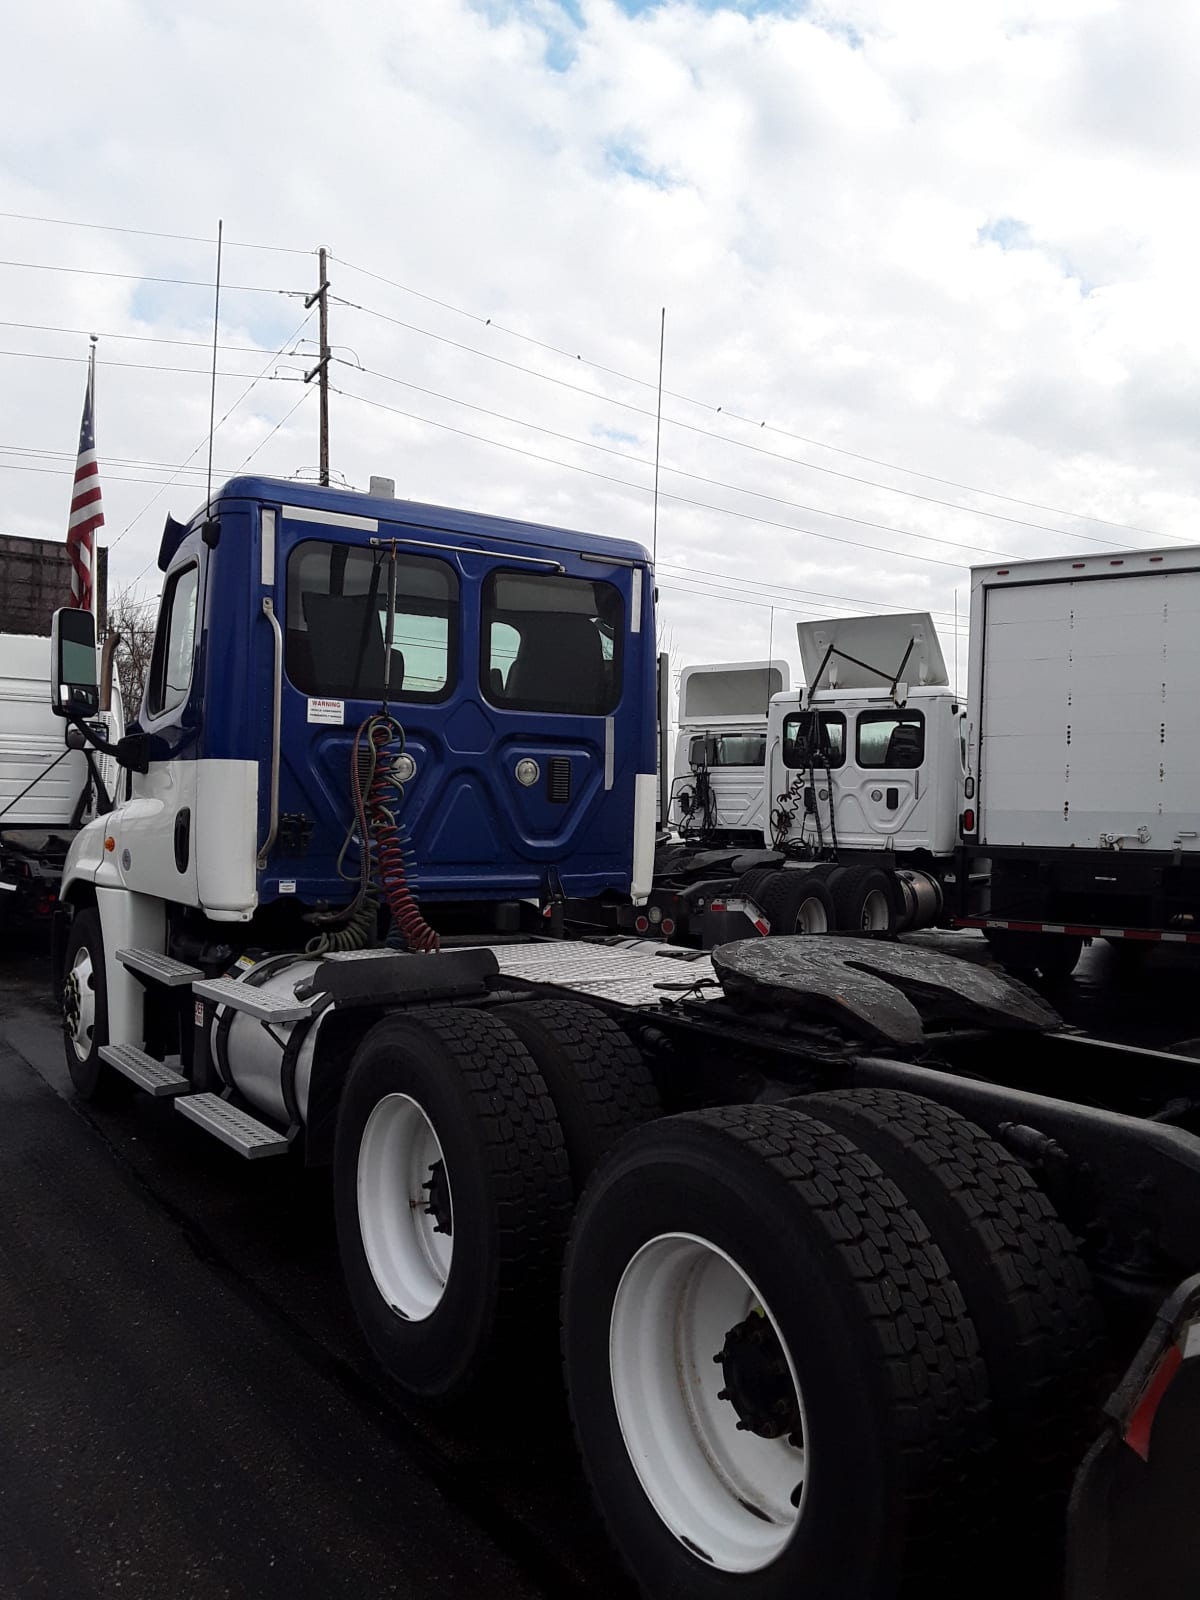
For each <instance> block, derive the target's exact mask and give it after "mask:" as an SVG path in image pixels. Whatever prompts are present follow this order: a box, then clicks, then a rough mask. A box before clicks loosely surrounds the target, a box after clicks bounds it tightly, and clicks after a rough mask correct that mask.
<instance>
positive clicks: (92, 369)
mask: <svg viewBox="0 0 1200 1600" xmlns="http://www.w3.org/2000/svg"><path fill="white" fill-rule="evenodd" d="M88 338H89V339H90V340H91V346H90V348H89V350H88V400H89V402H90V404H89V406H88V409H89V411H90V412H91V414H92V440H93V443H94V442H95V437H96V345H97V344H98V343H99V340H100V335H99V334H98V333H90V334H89V335H88ZM99 551H100V530H99V528H97V529H96V538H95V539H94V540H93V541H92V592H91V596H90V598H91V602H92V606H91V610H92V616H93V617H95V618H96V619H97V624H98V623H99V601H98V599H97V591H98V590H99V587H100V585H99V582H98V581H97V574H98V573H99V570H100V554H99Z"/></svg>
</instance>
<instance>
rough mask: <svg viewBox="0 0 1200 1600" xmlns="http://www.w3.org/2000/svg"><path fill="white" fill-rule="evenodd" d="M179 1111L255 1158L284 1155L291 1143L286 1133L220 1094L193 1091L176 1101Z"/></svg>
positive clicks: (189, 1119)
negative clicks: (240, 1108)
mask: <svg viewBox="0 0 1200 1600" xmlns="http://www.w3.org/2000/svg"><path fill="white" fill-rule="evenodd" d="M175 1109H176V1111H178V1112H180V1113H182V1115H183V1116H185V1117H186V1118H187V1119H188V1121H189V1122H194V1123H196V1125H197V1126H198V1127H201V1128H203V1129H204V1131H205V1132H206V1133H211V1134H212V1135H213V1137H214V1138H217V1139H220V1141H221V1143H222V1144H227V1145H228V1146H229V1148H230V1149H231V1150H236V1151H237V1153H238V1155H240V1156H246V1157H247V1158H248V1159H249V1160H251V1161H253V1160H256V1159H257V1158H259V1157H261V1156H277V1155H282V1154H283V1153H284V1151H285V1150H286V1149H287V1147H288V1142H287V1140H286V1139H285V1138H284V1136H283V1134H281V1133H276V1131H275V1129H274V1128H269V1127H268V1126H267V1124H266V1123H265V1122H260V1121H259V1120H258V1118H257V1117H252V1116H249V1115H248V1114H247V1113H246V1112H245V1111H239V1110H238V1108H237V1106H231V1105H230V1104H229V1102H228V1100H222V1099H221V1096H220V1095H219V1094H189V1095H185V1096H184V1097H183V1098H182V1099H180V1100H176V1102H175Z"/></svg>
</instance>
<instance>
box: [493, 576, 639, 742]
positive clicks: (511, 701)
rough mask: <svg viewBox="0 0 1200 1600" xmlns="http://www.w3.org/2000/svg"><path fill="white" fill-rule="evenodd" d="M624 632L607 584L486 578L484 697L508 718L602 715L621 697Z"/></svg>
mask: <svg viewBox="0 0 1200 1600" xmlns="http://www.w3.org/2000/svg"><path fill="white" fill-rule="evenodd" d="M623 627H624V606H623V604H622V601H621V594H620V591H619V590H618V589H616V588H615V587H614V586H613V585H612V584H611V583H601V582H598V581H596V580H594V579H591V578H566V577H561V576H559V575H558V574H557V573H555V574H551V573H531V572H509V571H506V570H503V569H498V570H496V571H494V572H492V573H491V574H490V575H489V576H488V579H487V581H486V583H485V584H484V586H483V629H482V640H481V644H482V648H481V659H480V663H479V675H480V687H481V689H482V690H483V695H484V698H485V699H486V700H489V701H490V702H491V703H492V705H494V706H501V707H503V708H504V709H505V710H511V711H551V712H563V713H570V714H572V715H574V716H583V717H602V716H606V715H607V714H608V712H610V711H612V710H613V708H614V707H615V706H616V704H617V701H618V700H619V699H620V698H621V656H622V649H621V641H622V634H623Z"/></svg>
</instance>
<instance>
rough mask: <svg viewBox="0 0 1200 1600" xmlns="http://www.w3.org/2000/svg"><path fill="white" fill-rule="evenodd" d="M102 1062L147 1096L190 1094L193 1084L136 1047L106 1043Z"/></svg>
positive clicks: (101, 1053) (103, 1047)
mask: <svg viewBox="0 0 1200 1600" xmlns="http://www.w3.org/2000/svg"><path fill="white" fill-rule="evenodd" d="M100 1059H101V1061H107V1062H108V1064H109V1066H110V1067H116V1069H117V1071H118V1072H123V1073H124V1074H125V1076H126V1077H127V1078H129V1079H131V1080H132V1081H133V1082H134V1083H136V1084H137V1086H138V1088H139V1089H144V1090H145V1091H146V1093H147V1094H152V1095H171V1094H186V1093H187V1091H188V1090H189V1089H190V1088H191V1084H190V1083H189V1082H188V1080H187V1079H186V1078H185V1077H184V1076H183V1074H182V1073H179V1072H176V1070H175V1068H174V1067H172V1066H169V1065H168V1064H167V1062H165V1061H156V1060H155V1059H154V1057H153V1056H148V1055H147V1054H146V1052H145V1051H144V1050H139V1049H138V1047H137V1045H135V1044H102V1045H101V1046H100Z"/></svg>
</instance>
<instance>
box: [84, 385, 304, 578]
mask: <svg viewBox="0 0 1200 1600" xmlns="http://www.w3.org/2000/svg"><path fill="white" fill-rule="evenodd" d="M311 393H312V390H311V389H305V391H304V393H303V394H302V395H301V396H300V398H299V400H297V401H296V404H295V405H294V406H293V407H292V408H291V410H290V411H288V412H287V413H286V415H284V416H282V417H280V419H279V421H278V422H277V423H276V424H275V426H274V427H273V428H272V429H271V431H270V433H268V434H264V436H263V437H262V438H261V439H260V440H259V441H258V443H257V444H256V445H255V446H254V449H253V450H251V452H250V454H249V455H248V456H247V457H246V459H245V460H244V461H243V462H242V463H241V464H240V465H239V466H237V467H235V468H234V470H233V473H232V474H231V476H233V477H236V476H237V474H238V473H239V472H243V471H245V469H246V468H247V467H248V466H249V465H250V463H251V461H253V460H254V457H255V456H256V455H257V454H258V452H259V451H260V450H261V449H262V448H263V446H264V445H265V444H266V443H267V442H268V441H269V440H270V439H273V438H274V437H275V435H276V434H277V433H278V432H279V430H280V428H282V427H283V425H284V424H285V423H286V422H288V421H289V420H290V419H291V418H292V417H293V416H294V415H295V413H296V412H297V411H299V409H300V407H301V406H302V405H303V404H304V402H305V401H306V400H307V399H308V397H309V395H310V394H311ZM224 420H225V419H224V417H222V419H221V421H222V422H223V421H224ZM220 426H221V423H220V422H218V423H217V427H218V428H219V427H220ZM205 443H207V440H206V441H205ZM192 454H193V455H194V454H195V451H193V452H192ZM164 487H166V485H164ZM139 515H140V513H139ZM113 543H114V544H115V543H116V540H114V541H113ZM109 548H110V549H111V548H112V546H111V545H110V546H109ZM157 560H158V557H157V555H152V556H151V557H150V559H149V561H147V562H146V565H145V566H144V567H143V568H142V570H141V571H140V572H139V573H138V574H137V576H136V577H135V578H131V579H130V582H129V587H130V588H131V589H132V588H133V586H134V584H135V583H140V582H141V581H142V579H143V578H144V577H145V576H146V574H147V572H149V570H150V568H151V567H152V566H153V565H154V563H155V562H156V561H157Z"/></svg>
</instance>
